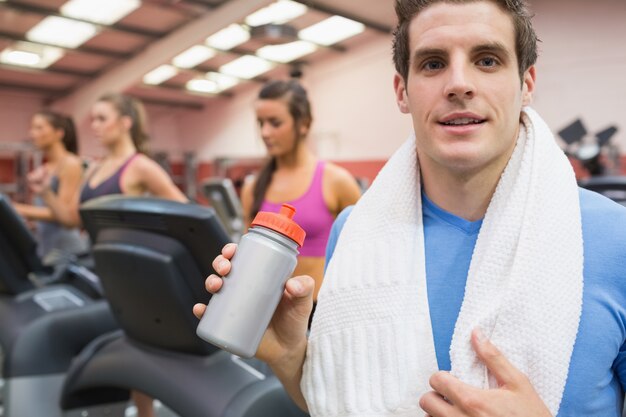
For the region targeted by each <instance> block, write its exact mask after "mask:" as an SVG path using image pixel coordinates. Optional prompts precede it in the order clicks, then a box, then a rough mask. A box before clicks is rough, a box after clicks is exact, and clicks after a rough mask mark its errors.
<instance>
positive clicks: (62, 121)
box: [14, 110, 87, 263]
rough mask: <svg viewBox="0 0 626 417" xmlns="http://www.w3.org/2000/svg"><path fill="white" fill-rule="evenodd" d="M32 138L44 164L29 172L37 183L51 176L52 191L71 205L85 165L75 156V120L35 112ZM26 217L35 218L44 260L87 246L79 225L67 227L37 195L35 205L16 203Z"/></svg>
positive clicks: (40, 250)
mask: <svg viewBox="0 0 626 417" xmlns="http://www.w3.org/2000/svg"><path fill="white" fill-rule="evenodd" d="M30 138H31V140H32V141H33V142H34V145H35V146H36V147H37V149H38V150H40V151H42V152H43V154H44V158H45V163H44V164H43V165H42V166H40V167H39V168H37V169H36V170H34V171H32V172H31V173H30V174H29V175H28V180H29V183H31V184H33V186H34V188H35V189H36V188H37V187H36V184H37V183H38V182H39V181H40V180H41V179H42V178H43V177H49V181H50V190H51V192H52V193H54V194H55V195H56V196H57V198H58V199H59V201H62V202H63V204H70V202H71V201H72V200H73V198H74V196H75V195H76V193H77V192H78V189H79V187H80V183H81V179H82V173H83V167H82V161H81V160H80V158H79V157H78V156H77V155H76V153H77V151H78V141H77V139H76V133H75V128H74V122H73V121H72V119H71V118H70V117H68V116H66V115H63V114H60V113H56V112H53V111H49V110H42V111H39V112H37V113H35V114H34V115H33V118H32V120H31V126H30ZM14 206H15V209H16V210H17V212H18V213H20V214H21V215H22V216H23V217H24V218H25V219H27V220H32V221H35V226H36V228H35V234H36V237H37V242H38V252H39V255H40V256H42V257H43V259H44V262H45V263H55V262H57V261H60V260H62V259H64V258H67V257H68V256H70V255H73V254H78V253H82V252H84V251H85V250H86V249H87V245H86V239H85V238H84V237H83V236H82V235H81V233H80V231H79V229H78V228H76V227H71V226H70V227H66V225H64V224H63V223H62V222H61V221H60V219H59V218H58V217H57V216H56V215H55V213H54V211H53V210H51V209H50V207H48V206H47V205H46V204H45V203H44V201H43V200H42V199H41V198H39V197H38V196H37V197H35V199H34V204H21V203H14Z"/></svg>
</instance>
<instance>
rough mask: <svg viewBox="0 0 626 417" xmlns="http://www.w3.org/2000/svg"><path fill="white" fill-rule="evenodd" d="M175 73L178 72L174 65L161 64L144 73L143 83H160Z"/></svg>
mask: <svg viewBox="0 0 626 417" xmlns="http://www.w3.org/2000/svg"><path fill="white" fill-rule="evenodd" d="M176 74H178V70H177V69H176V67H173V66H171V65H161V66H160V67H157V68H155V69H153V70H152V71H150V72H149V73H147V74H146V75H144V76H143V82H144V83H145V84H152V85H157V84H161V83H162V82H163V81H165V80H169V79H170V78H172V77H173V76H174V75H176Z"/></svg>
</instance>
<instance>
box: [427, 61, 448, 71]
mask: <svg viewBox="0 0 626 417" xmlns="http://www.w3.org/2000/svg"><path fill="white" fill-rule="evenodd" d="M423 68H424V69H425V70H426V71H436V70H439V69H441V68H443V63H441V62H440V61H427V62H426V63H424V66H423Z"/></svg>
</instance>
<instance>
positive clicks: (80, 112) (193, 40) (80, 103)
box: [52, 0, 273, 121]
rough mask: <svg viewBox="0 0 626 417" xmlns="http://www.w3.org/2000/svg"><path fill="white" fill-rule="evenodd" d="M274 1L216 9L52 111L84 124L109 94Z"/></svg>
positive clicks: (235, 2)
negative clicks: (101, 99) (105, 95)
mask: <svg viewBox="0 0 626 417" xmlns="http://www.w3.org/2000/svg"><path fill="white" fill-rule="evenodd" d="M272 1H273V0H231V1H229V2H227V3H225V4H224V5H222V6H220V7H218V8H216V9H213V10H211V11H209V12H207V13H205V14H204V15H202V16H201V17H199V18H197V19H195V20H193V21H191V22H190V23H189V24H187V25H185V26H183V27H181V28H179V29H177V30H175V31H174V32H172V33H171V34H169V35H167V36H165V37H164V38H162V39H159V40H157V41H154V42H153V43H151V44H149V45H148V46H147V47H146V49H145V50H143V51H142V52H140V53H138V54H136V55H135V56H134V57H133V58H132V59H130V60H128V61H126V62H123V63H121V64H119V65H117V66H115V67H113V68H112V69H111V70H109V71H107V72H106V73H104V74H102V75H100V76H99V77H97V78H95V79H94V80H93V81H90V82H88V83H87V84H84V85H82V86H81V87H80V88H79V89H77V90H75V91H73V92H72V93H70V94H69V95H67V96H65V97H62V98H60V99H58V100H56V101H55V102H54V103H52V107H53V108H55V109H57V110H59V111H63V112H65V113H68V114H72V115H73V116H74V118H75V119H76V121H80V120H82V119H83V118H84V117H85V116H86V115H87V114H88V112H89V109H90V108H91V106H92V104H93V103H94V102H95V101H96V100H98V98H99V97H101V96H102V95H103V94H105V93H110V92H122V91H124V90H125V89H127V88H129V87H131V86H133V85H135V84H137V83H139V82H141V79H142V78H143V76H144V75H145V74H146V73H147V72H149V71H151V70H153V69H155V68H156V67H158V66H159V65H162V64H164V63H169V62H170V61H171V59H172V58H173V57H175V56H176V55H178V54H179V53H181V52H182V51H184V50H186V49H188V48H190V47H191V46H193V45H196V44H199V43H203V42H204V40H205V39H206V38H207V37H208V36H210V35H212V34H213V33H215V32H217V31H218V30H220V29H223V28H225V27H226V26H228V25H229V24H230V23H233V22H239V21H242V20H244V18H245V17H246V16H248V15H249V14H250V13H252V12H254V11H256V10H258V9H260V8H262V7H264V6H267V5H268V4H270V3H272Z"/></svg>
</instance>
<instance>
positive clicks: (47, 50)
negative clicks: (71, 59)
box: [0, 42, 64, 68]
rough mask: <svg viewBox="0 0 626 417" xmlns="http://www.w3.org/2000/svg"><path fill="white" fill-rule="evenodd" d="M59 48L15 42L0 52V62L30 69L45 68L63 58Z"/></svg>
mask: <svg viewBox="0 0 626 417" xmlns="http://www.w3.org/2000/svg"><path fill="white" fill-rule="evenodd" d="M63 53H64V52H63V50H62V49H61V48H55V47H53V46H44V45H39V44H36V43H30V42H16V43H15V44H13V45H11V46H9V47H8V48H5V49H4V50H3V51H2V52H0V62H2V63H4V64H10V65H19V66H23V67H31V68H47V67H49V66H50V65H52V64H53V63H54V62H56V61H57V60H58V59H59V58H61V57H62V56H63Z"/></svg>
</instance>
